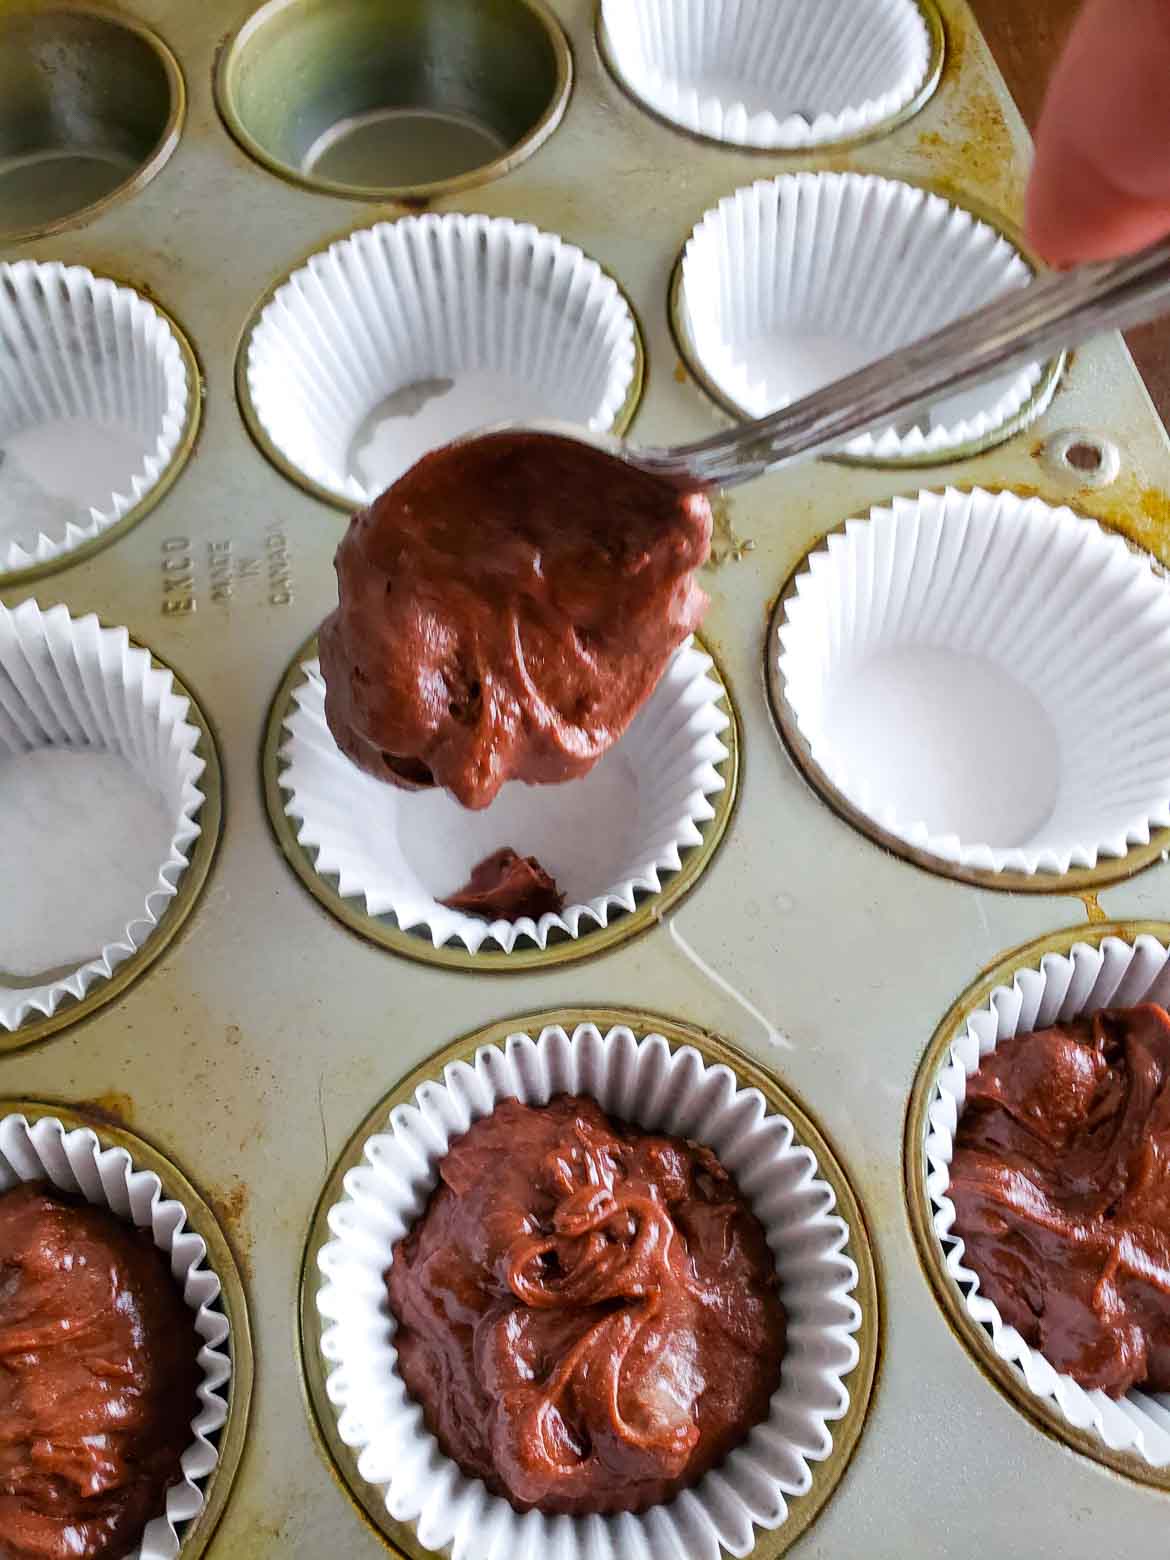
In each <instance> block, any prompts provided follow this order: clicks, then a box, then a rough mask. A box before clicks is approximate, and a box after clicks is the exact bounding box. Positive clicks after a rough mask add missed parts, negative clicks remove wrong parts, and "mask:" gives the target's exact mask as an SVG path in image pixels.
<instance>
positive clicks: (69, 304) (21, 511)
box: [0, 260, 199, 575]
mask: <svg viewBox="0 0 1170 1560" xmlns="http://www.w3.org/2000/svg"><path fill="white" fill-rule="evenodd" d="M198 407H199V394H198V385H197V383H196V382H195V379H194V374H193V359H192V358H191V353H190V348H189V347H188V346H187V345H186V343H185V342H183V341H182V339H181V337H180V336H179V335H178V333H177V331H176V329H175V328H174V327H173V326H172V324H171V323H170V321H169V320H167V319H166V317H165V316H164V315H163V314H162V313H161V312H160V311H159V310H158V309H157V308H155V306H154V305H153V304H152V303H150V302H148V301H147V300H146V299H145V298H143V297H141V296H140V295H139V294H138V293H136V292H134V291H133V290H132V289H131V288H129V287H120V286H118V285H117V284H116V283H114V282H112V281H110V280H108V279H107V278H105V277H98V276H95V275H94V274H93V272H92V271H88V270H86V269H84V267H82V266H76V265H71V266H65V265H60V264H58V263H56V262H37V261H33V260H17V261H14V262H11V263H3V264H0V575H2V574H8V573H14V574H18V573H20V572H21V571H23V570H27V569H33V568H39V567H41V566H42V565H44V564H51V563H54V562H56V561H58V560H62V561H63V560H65V559H66V558H67V555H68V554H70V553H73V552H76V551H77V549H78V548H80V547H84V546H85V545H86V544H87V543H90V542H93V541H95V540H96V539H97V538H98V537H100V536H101V535H102V534H103V533H104V532H106V531H109V530H110V529H111V528H112V527H113V526H115V525H117V524H118V523H119V522H120V521H122V520H128V519H129V517H130V515H131V513H132V512H136V513H144V512H145V506H146V505H147V504H148V502H149V501H150V500H151V499H152V498H153V497H156V496H157V495H158V493H159V492H160V491H161V489H162V487H163V486H164V485H165V483H166V482H167V481H169V479H170V478H172V477H173V476H174V475H175V472H176V470H177V468H178V465H179V463H180V462H181V460H182V458H183V456H184V455H185V453H186V450H187V448H189V446H190V442H191V438H192V436H193V433H194V424H195V419H196V418H197V415H198Z"/></svg>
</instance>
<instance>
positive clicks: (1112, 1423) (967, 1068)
mask: <svg viewBox="0 0 1170 1560" xmlns="http://www.w3.org/2000/svg"><path fill="white" fill-rule="evenodd" d="M1142 1002H1156V1003H1159V1004H1160V1005H1161V1006H1163V1007H1165V1006H1166V1005H1167V1003H1170V955H1168V954H1167V950H1166V949H1165V948H1164V947H1163V946H1162V944H1161V943H1160V942H1158V941H1157V939H1156V938H1154V937H1150V936H1148V935H1142V936H1139V937H1137V938H1136V939H1135V940H1134V941H1133V942H1132V943H1130V942H1126V941H1123V940H1122V939H1121V938H1119V937H1106V938H1105V939H1104V940H1103V941H1102V943H1101V946H1100V947H1099V948H1093V947H1090V946H1089V945H1088V944H1087V943H1077V944H1075V945H1074V946H1073V948H1072V950H1071V951H1070V952H1069V953H1068V954H1058V953H1048V954H1045V955H1044V957H1043V959H1042V960H1041V961H1040V965H1039V968H1037V969H1025V970H1021V971H1020V972H1019V973H1018V974H1017V975H1016V977H1015V979H1014V981H1013V982H1012V985H1011V986H1010V987H1007V986H997V987H996V989H995V990H994V991H993V992H992V994H991V997H990V998H989V1000H988V1002H987V1003H986V1004H985V1006H983V1007H982V1008H980V1009H979V1011H978V1012H976V1013H973V1014H972V1015H971V1016H970V1018H968V1020H967V1027H966V1029H965V1031H964V1032H963V1033H962V1034H961V1035H960V1036H959V1037H958V1039H956V1040H955V1042H954V1043H953V1045H952V1046H951V1048H950V1053H949V1059H948V1062H947V1065H946V1066H945V1067H943V1068H942V1069H941V1071H940V1073H939V1075H938V1078H937V1080H936V1081H935V1085H934V1089H933V1093H932V1096H931V1103H930V1106H929V1118H928V1119H929V1131H928V1134H927V1138H926V1144H925V1158H926V1163H925V1174H926V1189H927V1193H928V1195H929V1197H930V1200H931V1207H932V1222H933V1226H934V1232H935V1235H936V1236H937V1238H938V1242H939V1248H940V1254H941V1255H942V1257H943V1259H944V1262H945V1267H946V1272H947V1274H948V1275H949V1276H950V1278H951V1280H952V1282H953V1283H954V1284H955V1285H956V1286H957V1287H958V1289H959V1290H960V1292H961V1294H962V1297H963V1303H964V1305H965V1307H966V1309H967V1312H968V1314H969V1315H970V1316H971V1317H972V1319H973V1320H974V1321H976V1322H977V1323H978V1324H979V1326H980V1327H981V1328H983V1329H984V1330H985V1333H986V1336H987V1338H988V1341H989V1344H990V1347H991V1348H993V1349H994V1350H995V1353H996V1354H997V1355H998V1356H999V1357H1000V1359H1003V1360H1006V1361H1008V1362H1009V1363H1010V1364H1011V1365H1013V1366H1015V1368H1016V1370H1017V1371H1018V1372H1019V1376H1020V1379H1021V1381H1022V1382H1023V1383H1024V1384H1025V1385H1026V1387H1027V1389H1028V1391H1029V1392H1030V1393H1032V1394H1033V1395H1034V1396H1035V1397H1037V1398H1040V1399H1043V1400H1044V1401H1045V1402H1047V1403H1048V1404H1050V1405H1052V1406H1054V1407H1055V1408H1057V1409H1058V1410H1059V1412H1060V1414H1061V1415H1062V1416H1063V1417H1064V1419H1065V1420H1066V1421H1067V1422H1068V1423H1069V1424H1070V1425H1072V1426H1074V1427H1075V1428H1076V1429H1078V1430H1089V1431H1093V1432H1094V1433H1095V1434H1096V1435H1098V1436H1100V1438H1101V1440H1102V1441H1103V1442H1104V1444H1105V1445H1106V1446H1107V1447H1109V1448H1110V1449H1111V1450H1113V1451H1129V1452H1135V1453H1137V1454H1138V1455H1139V1456H1140V1457H1142V1458H1144V1459H1145V1461H1146V1462H1148V1463H1149V1464H1151V1466H1153V1467H1157V1468H1164V1467H1166V1465H1167V1464H1170V1393H1145V1392H1141V1391H1138V1390H1136V1389H1135V1390H1133V1391H1131V1392H1129V1393H1127V1394H1126V1396H1125V1397H1123V1398H1118V1399H1116V1400H1115V1399H1113V1398H1111V1397H1109V1396H1108V1395H1107V1394H1106V1393H1104V1392H1102V1391H1100V1390H1094V1391H1091V1392H1089V1391H1086V1390H1085V1389H1084V1388H1083V1387H1081V1386H1079V1385H1078V1384H1077V1382H1076V1381H1074V1380H1073V1378H1072V1377H1071V1376H1069V1375H1066V1374H1063V1373H1061V1372H1058V1371H1056V1370H1055V1369H1054V1368H1053V1367H1052V1366H1051V1365H1050V1364H1049V1363H1048V1361H1047V1360H1046V1359H1045V1358H1044V1357H1043V1355H1041V1354H1040V1353H1038V1352H1037V1351H1036V1350H1035V1349H1032V1348H1030V1347H1029V1346H1028V1345H1027V1344H1026V1343H1025V1342H1024V1340H1023V1339H1022V1338H1021V1337H1020V1335H1019V1333H1018V1332H1017V1331H1016V1329H1015V1328H1014V1327H1008V1326H1007V1325H1006V1324H1005V1323H1004V1320H1003V1318H1002V1316H1001V1315H1000V1313H999V1309H998V1307H997V1306H995V1305H993V1304H992V1302H991V1301H990V1300H988V1299H987V1297H986V1296H985V1295H983V1294H981V1293H980V1288H979V1279H978V1276H977V1275H976V1274H975V1273H973V1272H972V1271H971V1269H970V1268H968V1267H967V1266H966V1263H965V1261H964V1257H965V1252H966V1248H965V1246H964V1244H963V1239H962V1236H961V1235H960V1234H959V1233H958V1231H957V1230H956V1229H955V1205H954V1203H953V1202H952V1201H951V1199H950V1197H949V1195H948V1191H949V1188H950V1165H951V1160H952V1158H953V1155H954V1137H955V1132H956V1129H957V1126H958V1121H959V1117H960V1116H961V1115H962V1113H963V1105H964V1102H965V1100H966V1097H967V1079H968V1078H969V1077H970V1076H971V1075H972V1073H974V1072H976V1071H977V1070H978V1067H979V1064H980V1062H981V1061H982V1060H983V1059H984V1058H985V1057H986V1056H989V1055H990V1054H991V1052H993V1051H994V1050H995V1049H996V1048H997V1046H999V1044H1000V1043H1001V1042H1002V1041H1004V1040H1007V1039H1009V1038H1010V1037H1011V1036H1012V1035H1017V1034H1028V1033H1030V1032H1031V1031H1033V1030H1037V1029H1047V1028H1049V1027H1050V1026H1051V1025H1053V1024H1062V1023H1069V1022H1071V1020H1073V1019H1075V1018H1079V1017H1081V1016H1082V1015H1088V1014H1092V1013H1095V1012H1097V1011H1098V1010H1099V1009H1101V1008H1106V1007H1134V1006H1136V1005H1137V1004H1139V1003H1142Z"/></svg>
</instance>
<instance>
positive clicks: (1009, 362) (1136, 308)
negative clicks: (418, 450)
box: [509, 244, 1170, 489]
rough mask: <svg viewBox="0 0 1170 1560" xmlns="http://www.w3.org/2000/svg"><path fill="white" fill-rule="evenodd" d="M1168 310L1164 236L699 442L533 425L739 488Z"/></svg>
mask: <svg viewBox="0 0 1170 1560" xmlns="http://www.w3.org/2000/svg"><path fill="white" fill-rule="evenodd" d="M1167 309H1170V245H1166V244H1159V245H1157V246H1156V247H1154V248H1152V249H1147V250H1144V251H1142V253H1140V254H1138V255H1133V256H1129V257H1127V258H1125V259H1123V260H1112V261H1105V262H1103V263H1101V264H1097V265H1085V266H1079V267H1077V268H1076V269H1075V270H1072V271H1065V272H1055V273H1051V274H1046V275H1043V276H1041V277H1039V278H1038V279H1037V280H1036V281H1034V282H1032V283H1031V284H1030V285H1029V286H1027V287H1021V288H1018V289H1016V290H1015V291H1014V292H1010V293H1007V294H1005V295H1004V296H1003V297H1002V298H997V299H996V300H995V301H994V302H993V303H989V304H987V305H986V306H985V307H984V308H982V309H977V310H976V311H975V312H974V313H973V314H967V315H964V316H963V317H962V318H961V319H958V320H955V321H954V322H953V323H952V324H950V325H945V326H944V327H943V328H942V329H941V330H937V331H935V332H934V333H933V335H930V336H925V337H923V338H922V340H921V341H916V342H914V343H913V344H912V345H911V346H908V347H903V348H901V349H900V350H899V351H897V352H892V353H890V355H889V356H888V357H884V358H879V359H878V360H877V361H876V362H874V363H870V364H869V365H868V366H867V367H865V368H862V369H859V370H858V371H857V372H856V373H853V374H849V375H847V376H846V377H845V378H844V379H838V380H836V381H834V382H833V383H832V384H829V385H825V386H824V388H823V389H820V390H816V391H814V392H813V394H812V395H807V396H804V397H803V398H802V399H801V400H799V401H793V402H791V403H790V404H789V405H788V406H785V407H784V408H782V409H781V410H780V411H778V412H773V413H772V414H771V415H770V416H768V417H761V418H760V419H759V420H758V421H756V422H747V423H741V424H740V425H739V426H737V427H734V428H731V429H729V430H728V431H727V432H725V433H716V434H713V435H712V436H711V437H710V438H707V439H699V440H697V441H696V442H695V443H693V444H680V445H677V446H675V447H674V448H671V449H661V448H653V447H638V446H635V445H629V444H625V443H623V442H622V441H621V440H620V439H617V438H614V437H613V436H612V435H608V434H604V435H596V434H587V435H582V432H581V430H580V429H579V428H573V427H569V426H567V425H565V424H560V423H534V424H532V425H525V429H526V431H527V429H528V427H529V426H531V431H533V432H547V433H555V434H558V435H562V436H564V437H567V438H573V439H578V440H582V441H583V442H587V443H592V444H595V445H597V446H598V447H599V448H601V449H604V450H606V451H608V452H609V453H611V454H614V455H617V456H619V457H620V458H621V459H622V460H625V461H628V462H629V463H630V464H631V465H633V466H637V467H639V468H640V469H641V470H643V471H646V472H649V473H652V474H653V475H655V476H658V477H661V478H663V480H665V481H668V482H671V483H673V484H675V485H677V486H680V487H684V488H688V489H705V488H728V487H735V486H736V485H737V484H739V483H741V482H750V481H751V479H752V478H753V477H758V476H760V475H761V474H762V473H763V472H765V471H770V470H771V469H772V468H774V467H776V466H781V465H784V464H786V463H787V462H788V461H792V460H795V459H796V458H797V457H799V456H809V455H815V454H817V453H819V452H821V451H825V450H831V449H834V448H840V446H841V445H842V444H844V443H846V442H847V441H848V440H849V439H851V438H854V437H856V436H857V435H858V434H862V433H865V432H867V431H869V430H871V429H879V428H882V427H886V426H888V424H889V423H890V421H891V420H892V419H893V418H894V417H896V416H897V415H898V414H900V413H901V414H905V413H916V412H922V411H924V410H925V409H926V408H927V407H929V406H930V405H931V404H933V403H935V402H937V401H938V400H939V399H940V398H941V397H943V396H944V395H947V394H949V393H951V392H953V391H956V390H961V389H963V388H964V387H965V386H968V385H972V384H975V383H977V382H979V381H980V380H984V379H987V378H990V377H991V376H992V375H994V374H996V373H1000V372H1004V371H1006V370H1008V369H1012V368H1016V367H1019V366H1021V365H1022V364H1026V363H1030V362H1034V361H1036V360H1038V359H1044V358H1047V357H1050V356H1052V354H1054V353H1056V352H1059V351H1061V350H1062V349H1065V348H1069V347H1075V346H1078V345H1079V344H1080V343H1081V342H1082V341H1086V340H1088V339H1089V338H1090V337H1092V336H1096V335H1099V334H1100V333H1101V332H1102V331H1105V330H1126V329H1128V328H1129V327H1131V326H1133V325H1140V324H1142V323H1143V322H1144V321H1146V320H1150V319H1153V318H1154V317H1155V316H1156V315H1158V314H1160V313H1162V312H1164V311H1165V310H1167ZM509 431H515V430H514V429H510V430H509Z"/></svg>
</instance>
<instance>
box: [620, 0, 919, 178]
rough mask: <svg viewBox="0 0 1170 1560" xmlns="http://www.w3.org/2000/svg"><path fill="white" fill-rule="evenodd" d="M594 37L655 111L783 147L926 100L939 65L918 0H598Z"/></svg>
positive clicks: (696, 127)
mask: <svg viewBox="0 0 1170 1560" xmlns="http://www.w3.org/2000/svg"><path fill="white" fill-rule="evenodd" d="M601 40H602V48H603V51H604V52H605V54H606V55H607V57H608V59H609V62H610V65H611V67H612V69H613V72H614V74H615V75H616V76H617V78H618V80H619V81H621V82H622V83H623V84H624V85H625V86H626V87H627V88H628V90H629V91H630V92H631V93H632V94H633V95H634V96H635V97H636V98H638V99H639V100H640V101H641V102H642V103H644V104H645V105H646V107H647V108H649V109H651V110H652V111H653V112H654V113H656V114H659V115H661V116H662V118H664V119H667V120H670V122H671V123H672V124H676V125H679V126H680V127H681V128H682V129H684V130H689V131H691V132H692V133H693V134H695V135H701V136H706V137H707V138H709V139H711V140H715V141H723V142H726V143H728V144H729V145H732V146H750V147H756V148H775V149H776V150H786V151H787V150H794V149H797V148H802V147H818V146H826V145H829V144H832V143H835V142H840V141H850V140H855V139H858V138H861V137H866V136H870V135H873V134H875V133H876V132H877V131H878V130H880V129H881V128H882V127H883V126H886V125H890V124H892V123H893V122H894V121H896V120H898V119H900V118H902V117H904V116H905V115H906V114H907V113H908V112H910V111H912V110H913V109H914V108H915V107H916V106H921V104H922V103H923V102H924V101H925V100H926V97H927V96H928V95H929V93H930V90H931V88H932V86H933V84H934V83H935V82H936V81H937V79H938V72H939V69H940V67H941V64H942V30H941V28H937V29H936V30H935V31H934V32H932V29H931V27H930V26H928V24H927V21H926V17H925V15H924V14H923V9H922V7H921V6H920V5H918V4H917V3H916V0H602V5H601Z"/></svg>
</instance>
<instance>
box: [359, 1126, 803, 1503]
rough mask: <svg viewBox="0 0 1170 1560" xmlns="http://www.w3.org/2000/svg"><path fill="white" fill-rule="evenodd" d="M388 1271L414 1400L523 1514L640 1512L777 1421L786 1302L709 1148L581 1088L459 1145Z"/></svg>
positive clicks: (443, 1438) (467, 1467)
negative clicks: (756, 1428) (652, 1126)
mask: <svg viewBox="0 0 1170 1560" xmlns="http://www.w3.org/2000/svg"><path fill="white" fill-rule="evenodd" d="M439 1170H440V1176H441V1180H440V1183H439V1186H438V1188H437V1189H436V1191H435V1192H434V1194H433V1195H432V1197H431V1200H430V1203H429V1204H428V1206H427V1209H426V1211H425V1213H424V1214H423V1215H422V1217H421V1218H420V1219H419V1221H418V1222H417V1223H416V1224H415V1226H414V1228H413V1229H412V1230H411V1231H410V1233H409V1234H408V1235H407V1236H405V1237H404V1239H403V1240H401V1241H400V1242H399V1244H398V1245H397V1247H396V1248H395V1251H394V1260H393V1262H392V1263H391V1266H390V1269H389V1271H388V1273H387V1275H386V1276H387V1286H388V1289H389V1294H390V1308H391V1310H392V1311H393V1313H394V1315H395V1317H396V1318H397V1319H398V1323H399V1326H398V1331H397V1334H396V1336H395V1344H396V1347H397V1350H398V1363H399V1368H400V1369H401V1371H402V1375H403V1379H404V1380H405V1382H406V1385H407V1388H408V1390H409V1391H410V1392H411V1394H412V1395H413V1396H414V1397H415V1398H416V1399H417V1400H418V1401H419V1402H420V1403H421V1404H422V1407H423V1411H424V1413H425V1415H426V1421H427V1424H428V1426H429V1427H430V1429H431V1430H432V1431H433V1433H434V1434H435V1435H436V1436H437V1437H438V1440H439V1444H440V1445H441V1446H442V1448H443V1450H444V1451H445V1452H446V1454H447V1455H448V1456H449V1457H452V1458H453V1459H454V1460H455V1461H456V1462H457V1463H458V1464H459V1466H460V1467H461V1468H462V1469H463V1470H464V1471H465V1472H466V1473H468V1474H470V1475H472V1476H473V1477H478V1478H481V1479H482V1480H483V1481H484V1482H485V1484H486V1485H487V1487H488V1488H489V1489H490V1490H491V1491H493V1492H494V1493H496V1494H499V1495H504V1496H506V1497H507V1499H508V1500H509V1501H510V1502H511V1504H512V1505H513V1506H514V1507H515V1508H516V1509H517V1510H519V1511H524V1510H527V1509H528V1508H530V1507H532V1506H538V1507H539V1508H540V1509H541V1510H542V1511H545V1512H550V1513H557V1512H569V1513H587V1512H614V1511H644V1510H646V1508H647V1507H649V1506H654V1505H658V1504H659V1503H660V1502H662V1501H667V1500H670V1499H671V1498H672V1496H674V1495H675V1494H676V1493H677V1492H678V1491H679V1490H682V1489H685V1488H686V1487H687V1486H688V1485H691V1484H694V1483H695V1482H696V1481H697V1480H698V1479H699V1478H700V1477H701V1476H702V1475H703V1474H704V1473H706V1471H707V1470H708V1469H709V1468H711V1467H713V1466H714V1465H715V1464H716V1463H718V1462H720V1461H721V1460H722V1459H723V1458H724V1457H725V1456H726V1455H727V1454H728V1452H730V1451H731V1450H732V1449H733V1448H734V1447H735V1446H737V1445H738V1444H739V1443H740V1442H741V1441H742V1440H743V1439H744V1438H745V1436H746V1435H747V1433H748V1431H749V1430H750V1429H751V1428H752V1426H753V1425H755V1424H758V1423H759V1422H760V1421H761V1420H762V1419H764V1418H766V1417H767V1414H768V1406H769V1399H770V1398H771V1396H772V1394H773V1392H774V1391H775V1390H776V1388H777V1386H778V1385H779V1382H780V1361H781V1356H782V1354H783V1351H784V1311H783V1308H782V1306H781V1304H780V1300H779V1297H778V1294H777V1279H776V1269H775V1263H774V1261H773V1258H772V1253H771V1251H770V1250H769V1248H768V1243H767V1240H766V1238H765V1236H764V1231H763V1228H762V1227H761V1225H760V1223H759V1221H758V1220H757V1219H756V1218H755V1216H754V1215H753V1214H752V1212H751V1210H750V1209H749V1208H748V1206H747V1204H746V1203H745V1202H744V1200H743V1199H742V1198H741V1197H740V1195H739V1193H738V1191H737V1190H736V1187H735V1183H734V1182H733V1181H732V1179H731V1177H730V1176H729V1175H728V1174H727V1173H726V1171H724V1170H723V1168H722V1166H721V1165H720V1164H719V1162H718V1160H717V1159H716V1158H715V1156H714V1155H713V1154H712V1153H711V1152H710V1150H709V1149H706V1148H701V1147H700V1146H699V1145H697V1144H695V1143H688V1142H684V1141H683V1140H682V1139H681V1138H669V1137H656V1136H653V1135H652V1134H650V1133H647V1132H642V1131H640V1130H638V1129H637V1128H636V1127H628V1126H623V1125H620V1124H619V1123H617V1122H614V1121H610V1120H609V1119H608V1118H607V1117H606V1116H605V1115H603V1114H602V1112H601V1110H600V1108H599V1107H598V1106H597V1105H596V1104H595V1103H594V1101H592V1100H589V1099H584V1098H582V1097H580V1096H570V1095H559V1096H558V1097H557V1098H555V1099H554V1100H553V1101H552V1102H551V1104H549V1105H547V1106H545V1107H543V1108H541V1109H532V1108H530V1107H528V1106H526V1105H521V1104H520V1103H519V1102H518V1101H516V1100H507V1101H505V1102H504V1103H502V1104H501V1105H499V1106H498V1107H497V1108H496V1110H495V1111H494V1112H493V1113H492V1115H490V1116H488V1117H486V1118H485V1119H484V1120H482V1121H478V1122H476V1124H475V1125H474V1126H473V1127H472V1128H471V1130H470V1131H469V1132H467V1133H466V1134H465V1135H464V1136H463V1137H461V1138H459V1139H457V1141H456V1142H455V1143H454V1145H453V1146H452V1148H451V1149H450V1151H449V1152H448V1154H447V1155H446V1157H445V1158H444V1159H443V1161H442V1163H441V1165H440V1167H439Z"/></svg>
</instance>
